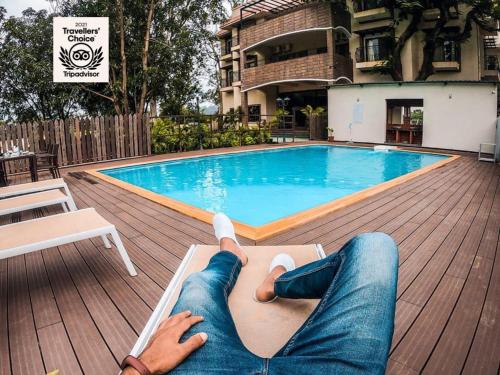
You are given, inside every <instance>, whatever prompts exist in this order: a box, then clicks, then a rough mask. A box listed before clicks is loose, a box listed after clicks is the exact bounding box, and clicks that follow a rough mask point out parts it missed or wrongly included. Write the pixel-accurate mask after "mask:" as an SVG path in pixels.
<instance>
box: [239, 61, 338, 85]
mask: <svg viewBox="0 0 500 375" xmlns="http://www.w3.org/2000/svg"><path fill="white" fill-rule="evenodd" d="M333 76H334V73H333V68H332V67H331V64H329V59H328V54H327V53H322V54H318V55H311V56H305V57H300V58H298V59H292V60H286V61H279V62H275V63H272V64H266V65H261V66H256V67H254V68H247V69H244V70H243V71H242V88H243V89H246V88H250V87H254V86H257V85H260V84H264V83H267V82H272V81H281V80H286V79H292V80H299V79H305V78H315V79H332V78H333Z"/></svg>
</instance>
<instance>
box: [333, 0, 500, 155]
mask: <svg viewBox="0 0 500 375" xmlns="http://www.w3.org/2000/svg"><path fill="white" fill-rule="evenodd" d="M348 4H349V10H350V13H351V14H352V29H351V30H352V37H351V38H350V53H351V55H352V56H355V63H354V66H353V81H354V83H353V84H352V85H348V86H345V85H337V86H335V85H332V86H331V87H330V90H329V103H330V106H329V109H330V116H329V120H328V121H329V127H331V128H333V129H334V134H335V138H336V139H338V140H352V141H360V142H370V143H390V144H413V145H418V146H424V147H435V148H445V149H456V150H467V151H477V150H478V147H479V144H480V143H482V142H490V143H494V137H495V124H496V122H495V120H496V116H497V111H498V107H499V106H498V103H499V99H498V98H499V95H498V90H497V83H498V80H499V69H498V56H499V55H500V48H498V44H497V37H496V33H490V32H486V31H484V30H482V29H480V28H479V27H478V26H477V25H476V24H472V30H471V37H470V38H469V39H468V40H467V41H466V42H465V43H461V44H460V43H456V42H454V41H453V40H451V39H450V40H446V39H444V40H442V41H441V42H440V43H439V45H438V47H437V48H436V51H435V54H434V56H433V60H432V66H433V68H434V74H432V75H430V76H429V77H428V78H426V80H425V81H419V82H416V80H417V79H418V74H419V71H420V68H421V65H422V61H423V46H424V43H425V32H426V31H427V30H430V29H432V28H433V27H434V25H435V23H436V22H437V20H438V18H439V10H438V9H436V8H435V7H434V5H433V3H432V2H431V1H429V2H428V6H427V9H425V11H424V12H423V15H422V19H421V21H420V24H419V26H418V30H419V31H418V32H416V33H415V34H413V36H412V37H411V38H410V39H409V40H408V41H407V42H406V44H405V46H404V48H403V49H402V52H401V63H402V75H403V83H401V82H394V81H393V80H392V78H391V76H390V75H387V74H384V75H383V74H380V73H379V68H380V67H381V66H382V65H384V64H385V63H386V62H387V61H388V60H389V59H390V53H391V52H392V50H391V43H392V42H393V40H394V39H395V38H396V39H397V38H399V37H400V36H401V34H402V32H403V30H405V29H406V28H407V25H408V22H409V21H408V20H406V21H403V22H399V23H397V22H395V20H396V19H397V17H398V15H397V14H394V12H395V11H394V9H389V8H387V7H386V6H385V4H386V2H384V1H382V0H358V1H354V2H348ZM466 13H467V9H466V8H465V7H464V6H463V5H461V7H460V8H459V12H455V13H452V14H451V16H450V19H449V20H448V22H447V23H446V24H445V28H444V30H445V31H447V30H450V31H449V32H450V33H451V32H453V31H455V30H460V28H461V27H463V25H464V23H465V20H464V17H465V15H466ZM356 107H357V108H358V112H359V111H361V112H363V113H362V120H359V119H358V120H353V119H354V115H353V111H354V108H356Z"/></svg>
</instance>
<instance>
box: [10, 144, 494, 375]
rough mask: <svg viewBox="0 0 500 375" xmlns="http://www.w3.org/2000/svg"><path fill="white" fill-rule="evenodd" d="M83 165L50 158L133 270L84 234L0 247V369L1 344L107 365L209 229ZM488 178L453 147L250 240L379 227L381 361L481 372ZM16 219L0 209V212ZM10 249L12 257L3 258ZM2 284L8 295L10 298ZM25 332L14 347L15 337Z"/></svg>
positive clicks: (486, 354) (489, 251)
mask: <svg viewBox="0 0 500 375" xmlns="http://www.w3.org/2000/svg"><path fill="white" fill-rule="evenodd" d="M211 152H212V151H204V152H203V153H211ZM189 154H190V155H191V154H192V155H198V154H200V152H193V153H189ZM174 156H175V155H171V156H169V157H174ZM160 158H161V157H158V156H155V157H151V158H150V160H158V159H160ZM124 163H126V161H124V162H106V163H104V164H102V166H116V165H120V164H124ZM84 169H85V167H83V166H78V167H76V168H71V169H68V170H63V171H62V172H63V173H64V177H65V179H66V180H67V182H68V183H69V186H70V189H71V191H72V192H73V195H74V197H75V200H76V202H77V205H78V206H79V207H87V206H92V207H96V209H97V211H98V212H100V213H101V214H102V215H103V216H104V217H105V218H106V219H107V220H109V221H110V222H112V223H113V224H115V225H116V226H117V229H118V230H119V232H120V235H121V237H122V240H123V242H124V244H125V247H126V249H127V251H128V252H129V255H130V257H131V259H132V261H133V263H134V265H135V266H136V268H137V270H138V272H139V275H138V276H137V277H134V278H132V277H130V276H129V275H128V273H127V271H126V269H125V267H124V265H123V261H122V260H121V258H120V257H119V255H118V254H117V252H116V250H115V249H111V250H109V249H105V248H104V247H103V245H102V242H101V240H100V239H98V238H97V239H93V240H90V241H83V242H79V243H77V244H75V245H68V246H65V247H61V248H60V249H49V250H46V251H43V252H41V253H35V254H30V255H29V256H26V258H24V257H18V258H19V259H22V261H20V260H18V259H17V258H12V259H10V260H2V261H0V375H4V374H5V375H11V374H17V373H18V372H16V371H15V370H17V369H18V368H20V366H21V365H20V364H19V363H14V362H13V363H12V364H11V363H10V357H9V353H10V355H11V356H12V355H13V359H14V360H15V361H16V362H19V358H23V357H27V358H28V359H29V360H30V361H32V359H33V358H34V360H35V362H36V361H37V358H38V363H39V364H41V368H40V370H41V371H42V372H43V371H47V372H48V371H50V370H52V369H55V368H58V369H59V370H61V371H62V373H76V374H78V373H86V374H97V373H98V374H104V375H106V374H116V373H117V371H118V366H117V363H118V362H119V361H120V360H121V359H122V358H121V356H122V355H124V354H125V353H126V352H127V351H128V350H130V348H131V346H132V343H133V342H134V341H135V339H136V338H137V335H138V333H139V332H140V330H141V329H142V327H143V326H144V324H145V322H146V321H147V319H148V318H149V315H150V314H151V311H152V309H153V308H154V307H155V306H156V303H157V301H158V300H159V298H160V297H161V295H162V293H163V290H164V289H165V288H166V286H167V285H168V283H169V281H170V280H171V278H172V276H173V273H174V272H175V270H176V268H177V267H178V265H179V264H180V261H181V259H182V258H183V256H184V254H185V253H186V251H187V249H188V246H189V245H190V244H191V243H215V239H214V238H213V234H212V228H211V226H210V225H209V224H207V223H203V222H201V221H198V220H196V219H193V218H190V217H186V216H185V215H183V214H181V213H179V212H175V211H172V210H171V209H169V208H167V207H164V206H161V205H158V204H156V203H154V202H152V201H149V200H147V199H144V198H142V197H140V196H137V195H135V194H132V193H130V192H127V191H124V190H122V189H120V188H118V187H116V186H113V185H110V184H108V183H106V182H103V181H100V180H97V179H95V178H93V177H88V176H86V175H85V173H81V171H82V170H84ZM67 172H79V173H77V174H71V175H68V174H67ZM45 177H47V176H45ZM25 178H26V176H21V175H20V176H15V178H14V179H13V180H14V181H15V182H16V183H21V182H23V181H24V179H25ZM498 178H499V168H498V167H497V166H493V165H492V164H488V163H478V162H477V161H476V160H474V159H473V158H470V157H462V158H460V159H458V160H456V161H454V162H452V163H450V164H448V165H446V166H444V167H442V168H439V169H437V170H434V171H431V172H429V173H427V174H425V175H422V176H419V177H417V178H415V179H412V180H410V181H408V182H406V183H404V184H402V185H399V186H397V187H395V188H392V189H389V190H387V191H384V192H382V193H380V194H378V195H375V196H373V197H370V198H368V199H366V200H363V201H360V202H358V203H356V204H354V205H352V206H349V207H346V208H344V209H341V210H339V211H336V212H334V213H331V214H328V215H326V216H324V217H321V218H319V219H317V220H314V221H312V222H310V223H307V224H305V225H302V226H300V227H297V228H293V229H292V230H290V231H287V232H284V233H281V234H278V235H276V236H274V237H271V238H269V239H266V240H265V241H262V244H287V243H289V244H301V243H314V242H322V243H323V245H324V248H325V251H326V252H327V253H331V252H334V251H337V250H338V249H339V248H340V247H341V246H342V245H343V243H344V241H345V240H346V239H347V238H349V237H350V236H353V235H355V234H357V233H360V232H363V231H372V230H381V231H385V232H387V233H390V234H391V235H392V236H393V237H394V238H395V239H396V241H397V242H398V244H399V247H400V265H401V267H400V285H399V288H400V289H399V290H398V295H399V296H400V297H401V298H399V299H398V301H397V305H396V306H397V309H396V322H395V332H394V338H393V346H392V349H391V356H390V359H389V362H388V369H387V373H389V374H408V375H413V374H416V373H419V372H421V371H422V370H423V371H425V372H427V373H459V372H460V371H461V369H462V367H463V372H464V373H473V372H474V374H477V373H481V374H483V373H485V374H489V373H491V374H493V373H496V371H497V370H498V359H499V358H500V344H497V345H495V344H494V343H500V328H499V324H498V315H499V309H500V308H499V302H498V301H499V300H500V287H499V284H500V279H499V278H500V260H499V257H498V256H497V252H498V246H499V243H500V242H499V240H500V239H499V217H500V188H499V187H498ZM54 212H56V211H55V209H49V210H43V213H44V214H52V213H54ZM32 215H33V213H32V212H27V213H25V214H23V215H22V219H23V220H25V219H29V218H30V217H32ZM18 219H19V217H15V216H14V217H12V216H9V217H0V225H1V224H5V223H8V222H10V221H11V220H18ZM242 243H244V244H252V243H254V242H253V241H251V240H248V239H242ZM14 259H15V262H21V263H19V264H20V266H21V267H20V270H18V269H17V266H16V267H12V266H11V267H10V268H9V267H8V264H9V262H11V261H13V260H14ZM24 259H26V263H25V264H24V263H23V262H24ZM15 264H17V263H15ZM12 272H14V274H11V273H12ZM14 279H15V280H16V282H15V284H13V283H12V282H11V280H14ZM16 285H17V287H16V288H19V290H20V292H19V293H20V295H21V296H20V299H19V300H18V301H17V302H16V301H14V302H13V304H12V305H11V303H10V302H11V300H12V295H11V292H12V291H13V290H16V288H14V286H16ZM23 285H24V287H23ZM13 288H14V289H13ZM23 293H24V297H23V296H22V295H23ZM23 298H24V299H23ZM44 299H46V301H47V305H46V306H45V305H44V304H43V302H44ZM101 300H102V301H103V303H102V304H101V305H102V306H98V301H101ZM19 301H24V302H22V303H20V302H19ZM5 302H7V303H5ZM19 306H22V309H20V310H23V309H24V315H25V316H26V318H28V321H30V320H31V325H30V324H27V325H26V324H24V325H23V326H21V328H20V329H19V328H18V329H17V331H14V332H13V331H11V330H9V328H10V327H11V326H14V325H15V323H16V317H14V316H12V314H11V312H12V311H17V310H18V309H19ZM105 315H110V316H112V320H113V322H111V324H108V325H106V319H105ZM108 320H110V318H109V317H108ZM2 323H3V325H2ZM108 323H109V322H108ZM116 329H117V330H118V334H117V335H116V337H114V336H113V335H114V331H115V330H116ZM13 333H15V336H16V337H15V338H13V337H12V334H13ZM26 340H27V345H28V346H27V348H28V349H29V350H28V351H26V350H27V349H26V348H24V347H21V345H20V344H19V342H21V341H23V342H24V341H26ZM53 340H57V342H56V343H55V344H54V343H53ZM12 344H14V346H15V347H14V348H13V347H12ZM9 345H10V347H9ZM31 351H32V352H31ZM6 353H7V354H6ZM31 357H33V358H31ZM42 360H43V361H42ZM11 366H12V367H11ZM39 367H40V366H39ZM25 373H28V372H25ZM29 373H37V372H36V370H35V372H29ZM43 373H44V372H43Z"/></svg>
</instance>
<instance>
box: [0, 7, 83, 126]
mask: <svg viewBox="0 0 500 375" xmlns="http://www.w3.org/2000/svg"><path fill="white" fill-rule="evenodd" d="M0 61H2V63H1V64H0V82H1V84H0V118H4V119H9V120H18V121H26V120H44V119H52V118H58V117H59V118H64V117H67V116H69V115H71V114H73V113H75V112H76V111H77V110H78V108H79V106H78V102H79V100H80V96H79V89H78V88H77V87H75V86H72V85H68V84H63V83H54V82H52V15H49V14H48V13H47V11H45V10H42V11H39V12H37V11H34V10H33V9H31V8H28V9H27V10H25V11H24V12H23V13H22V16H21V17H10V18H7V17H6V11H5V8H3V7H0Z"/></svg>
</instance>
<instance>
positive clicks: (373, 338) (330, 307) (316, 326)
mask: <svg viewBox="0 0 500 375" xmlns="http://www.w3.org/2000/svg"><path fill="white" fill-rule="evenodd" d="M397 273H398V250H397V246H396V244H395V243H394V241H393V240H392V238H391V237H389V236H388V235H386V234H383V233H370V234H362V235H359V236H356V237H354V238H353V239H352V240H350V241H349V242H348V243H347V244H346V245H344V247H343V248H342V249H341V250H340V251H339V252H338V253H335V254H332V255H330V256H329V257H327V258H325V259H323V260H319V261H316V262H313V263H310V264H308V265H305V266H303V267H300V268H297V269H296V270H294V271H291V272H287V273H284V274H282V275H281V276H280V277H279V278H278V279H277V280H276V281H275V286H274V289H275V293H276V295H278V296H279V297H282V298H321V301H320V303H319V305H318V307H317V308H316V310H315V311H314V312H313V313H312V314H311V316H310V317H309V318H308V320H307V321H306V322H305V323H304V325H303V326H302V327H301V328H300V329H299V330H298V331H297V332H296V333H295V335H294V336H293V337H292V338H291V339H290V340H289V342H288V343H287V344H286V345H285V346H284V347H283V348H282V349H281V350H280V351H279V352H278V353H277V354H276V355H275V356H274V357H273V358H272V359H271V361H270V363H269V370H270V373H271V374H285V373H292V372H293V373H301V374H318V373H323V372H324V373H328V374H357V373H360V374H361V373H362V374H383V373H384V371H385V367H386V363H387V356H388V353H389V349H390V345H391V341H392V334H393V329H394V311H395V302H396V286H397Z"/></svg>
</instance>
